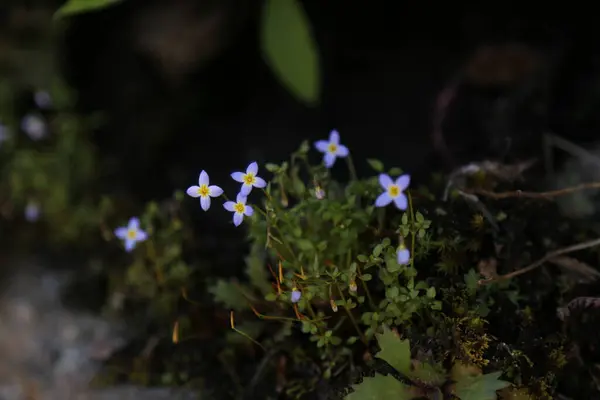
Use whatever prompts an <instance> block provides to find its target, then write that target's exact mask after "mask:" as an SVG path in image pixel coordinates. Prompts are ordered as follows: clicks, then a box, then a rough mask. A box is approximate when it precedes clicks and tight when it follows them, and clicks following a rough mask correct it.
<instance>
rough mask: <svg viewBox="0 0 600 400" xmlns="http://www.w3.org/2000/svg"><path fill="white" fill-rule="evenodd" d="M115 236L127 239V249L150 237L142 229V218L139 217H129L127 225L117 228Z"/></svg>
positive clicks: (128, 250)
mask: <svg viewBox="0 0 600 400" xmlns="http://www.w3.org/2000/svg"><path fill="white" fill-rule="evenodd" d="M115 236H116V237H118V238H119V239H121V240H124V241H125V251H127V252H130V251H131V250H133V249H135V245H136V244H137V243H138V242H143V241H144V240H146V239H148V234H147V233H146V232H144V231H143V230H141V229H140V220H139V219H138V218H137V217H132V218H130V219H129V223H128V224H127V226H122V227H120V228H117V229H115Z"/></svg>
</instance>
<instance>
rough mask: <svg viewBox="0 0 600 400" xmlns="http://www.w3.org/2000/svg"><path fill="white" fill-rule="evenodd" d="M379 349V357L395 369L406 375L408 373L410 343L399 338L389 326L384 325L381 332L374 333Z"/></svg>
mask: <svg viewBox="0 0 600 400" xmlns="http://www.w3.org/2000/svg"><path fill="white" fill-rule="evenodd" d="M375 336H376V337H377V343H379V347H380V348H381V351H380V352H379V353H377V357H378V358H381V359H382V360H384V361H385V362H387V363H388V364H390V365H391V366H392V367H394V368H395V369H396V371H398V372H401V373H402V374H405V375H408V374H409V373H410V343H409V341H408V340H401V339H400V338H399V337H398V336H397V334H395V333H394V332H392V330H391V329H390V328H388V327H387V326H384V328H383V333H382V334H377V335H375Z"/></svg>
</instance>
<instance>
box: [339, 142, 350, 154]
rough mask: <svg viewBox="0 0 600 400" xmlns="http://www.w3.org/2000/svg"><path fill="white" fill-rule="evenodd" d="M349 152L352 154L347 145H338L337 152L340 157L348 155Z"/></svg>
mask: <svg viewBox="0 0 600 400" xmlns="http://www.w3.org/2000/svg"><path fill="white" fill-rule="evenodd" d="M348 154H350V150H348V148H347V147H346V146H344V145H343V144H340V145H338V148H337V153H336V155H337V156H338V157H347V156H348Z"/></svg>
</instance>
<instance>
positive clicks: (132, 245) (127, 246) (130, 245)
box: [125, 239, 136, 252]
mask: <svg viewBox="0 0 600 400" xmlns="http://www.w3.org/2000/svg"><path fill="white" fill-rule="evenodd" d="M135 244H136V241H135V240H132V239H127V240H125V251H126V252H130V251H131V250H133V249H135Z"/></svg>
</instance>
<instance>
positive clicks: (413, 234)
mask: <svg viewBox="0 0 600 400" xmlns="http://www.w3.org/2000/svg"><path fill="white" fill-rule="evenodd" d="M407 194H408V210H409V213H410V227H411V229H410V232H411V245H410V266H411V267H413V268H414V267H415V243H416V237H417V232H415V210H414V208H413V202H412V196H411V194H410V190H409V191H407Z"/></svg>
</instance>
